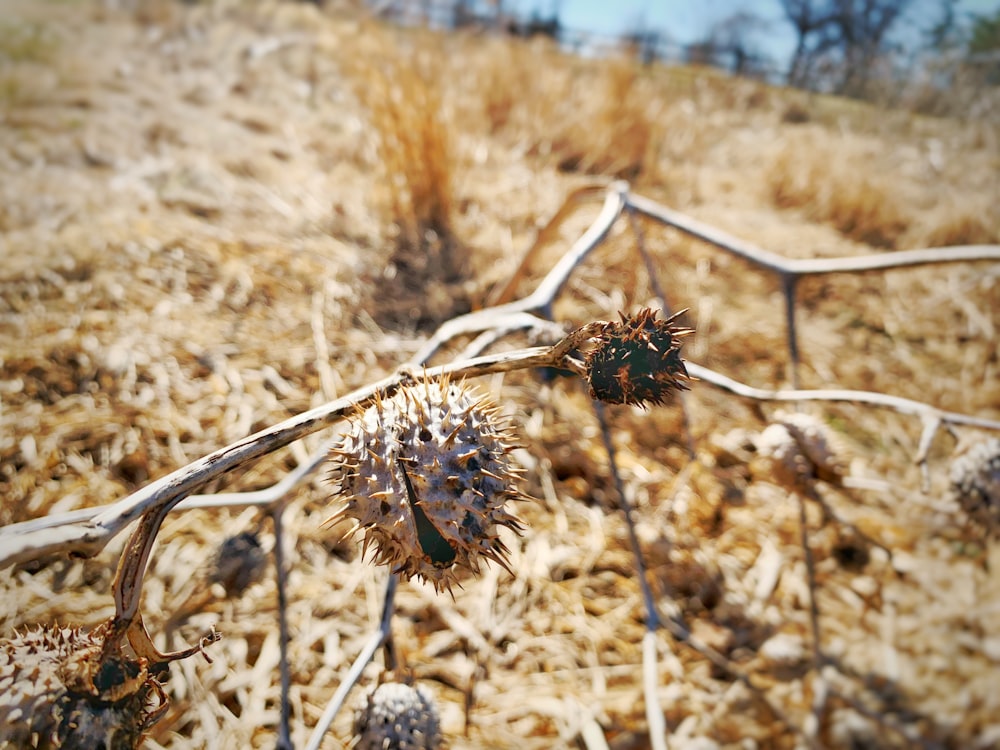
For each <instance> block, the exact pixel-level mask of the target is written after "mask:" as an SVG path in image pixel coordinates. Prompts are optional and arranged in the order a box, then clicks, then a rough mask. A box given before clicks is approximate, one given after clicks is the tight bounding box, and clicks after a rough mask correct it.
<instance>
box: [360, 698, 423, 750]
mask: <svg viewBox="0 0 1000 750" xmlns="http://www.w3.org/2000/svg"><path fill="white" fill-rule="evenodd" d="M354 734H355V737H357V744H356V745H355V746H354V747H355V750H434V749H435V748H437V747H438V746H439V745H440V743H441V721H440V719H439V717H438V711H437V707H436V706H435V705H434V699H433V698H432V697H431V694H430V692H429V691H428V690H427V689H426V688H424V687H423V686H422V685H417V686H416V687H413V686H411V685H407V684H405V683H402V682H386V683H383V684H381V685H379V686H378V687H377V688H375V689H374V690H372V691H369V693H368V695H367V696H366V698H365V701H364V703H363V705H362V706H361V707H360V708H359V709H358V710H357V712H356V713H355V715H354Z"/></svg>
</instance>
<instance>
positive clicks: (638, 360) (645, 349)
mask: <svg viewBox="0 0 1000 750" xmlns="http://www.w3.org/2000/svg"><path fill="white" fill-rule="evenodd" d="M685 312H687V311H686V310H681V311H680V312H678V313H676V314H674V315H671V316H670V317H669V318H667V319H666V320H657V318H656V311H655V310H652V309H649V308H646V309H643V310H640V311H639V312H638V313H636V314H635V315H625V313H621V322H620V323H605V324H604V325H603V326H601V327H600V328H599V329H598V332H597V333H596V334H595V336H594V343H595V346H594V348H593V349H591V350H590V351H589V352H588V353H587V356H586V359H585V360H584V366H585V368H586V377H587V383H588V385H589V386H590V396H591V398H595V399H597V400H599V401H604V402H606V403H609V404H635V405H639V406H645V405H646V404H661V403H663V402H664V401H665V400H666V399H667V398H668V397H669V396H670V394H671V393H672V392H674V391H685V390H687V389H688V386H687V382H688V381H690V380H691V377H690V376H689V375H688V373H687V369H686V368H685V367H684V360H682V359H681V339H683V338H684V337H685V336H688V335H690V334H692V333H694V329H692V328H684V327H682V326H679V325H677V324H676V323H675V322H674V321H676V320H677V318H678V317H679V316H680V315H682V314H684V313H685Z"/></svg>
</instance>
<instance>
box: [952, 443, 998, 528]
mask: <svg viewBox="0 0 1000 750" xmlns="http://www.w3.org/2000/svg"><path fill="white" fill-rule="evenodd" d="M949 479H950V480H951V492H952V495H953V496H954V498H955V499H956V500H957V501H958V504H959V505H960V506H961V507H962V510H963V511H965V513H966V515H967V516H968V518H969V520H970V521H971V522H972V523H973V524H974V525H976V526H978V527H980V528H981V529H983V530H984V531H985V532H986V534H987V535H990V536H992V535H998V534H1000V438H990V439H989V440H983V441H981V442H978V443H975V444H973V445H972V446H970V447H969V448H968V450H966V451H965V452H963V453H962V454H961V455H960V456H958V457H957V458H956V459H955V460H953V461H952V463H951V469H950V472H949Z"/></svg>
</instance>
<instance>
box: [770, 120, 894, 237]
mask: <svg viewBox="0 0 1000 750" xmlns="http://www.w3.org/2000/svg"><path fill="white" fill-rule="evenodd" d="M831 140H832V143H831ZM876 161H877V160H876ZM767 181H768V187H769V190H770V194H771V200H772V201H773V202H774V205H776V206H777V207H779V208H786V209H787V208H795V209H801V210H803V211H804V212H805V214H806V216H807V217H808V218H809V219H810V220H811V221H816V222H828V223H830V224H832V225H833V226H834V227H835V228H836V230H837V231H838V232H840V233H841V234H843V235H844V236H845V237H849V238H850V239H852V240H855V241H856V242H861V243H864V244H867V245H871V246H873V247H880V248H890V249H891V248H895V247H896V246H897V244H898V243H899V240H900V238H901V237H902V236H903V235H904V233H905V232H906V231H907V229H908V228H909V226H910V222H911V218H910V216H909V214H908V211H907V209H906V207H905V204H904V202H903V200H902V199H901V198H900V196H899V195H898V192H897V191H896V190H895V189H894V188H893V187H892V183H891V182H890V179H889V178H887V177H885V176H883V175H882V174H880V172H879V170H878V167H877V166H875V165H873V164H872V155H871V154H865V153H863V152H859V151H858V150H857V146H856V145H855V144H853V143H850V142H848V141H846V140H844V141H841V142H840V143H838V142H837V140H836V139H835V138H834V139H830V138H829V136H825V137H823V138H822V139H821V138H817V137H815V136H813V137H807V138H797V139H789V143H788V144H787V145H785V146H784V147H783V148H782V149H781V151H780V152H779V153H778V155H777V156H776V158H775V159H774V161H773V162H772V164H771V166H770V168H769V169H768V172H767Z"/></svg>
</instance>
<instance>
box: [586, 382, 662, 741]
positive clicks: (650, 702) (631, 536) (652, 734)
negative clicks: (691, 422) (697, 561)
mask: <svg viewBox="0 0 1000 750" xmlns="http://www.w3.org/2000/svg"><path fill="white" fill-rule="evenodd" d="M594 412H595V413H596V414H597V421H598V422H600V425H601V439H602V441H603V442H604V450H605V451H607V454H608V468H609V470H610V471H611V477H612V480H613V481H614V485H615V493H616V494H617V495H618V507H619V508H620V509H621V511H622V513H623V514H624V516H625V528H626V529H628V540H629V545H630V546H631V547H632V556H633V557H634V558H635V569H636V571H635V572H636V577H637V578H638V579H639V589H640V591H642V601H643V604H644V605H645V607H646V633H645V635H644V636H643V639H642V675H643V680H642V685H643V698H644V700H645V702H646V722H647V723H648V724H649V741H650V745H651V746H652V748H653V750H667V739H666V738H667V724H666V721H665V720H664V718H663V709H662V708H661V707H660V704H659V701H658V700H657V698H656V683H657V679H656V675H657V669H656V668H657V658H656V636H655V633H656V631H657V630H658V629H659V628H660V626H661V625H662V623H661V621H660V615H659V612H658V611H657V609H656V602H655V600H654V599H653V592H652V590H651V589H650V588H649V581H647V580H646V563H645V559H644V558H643V556H642V548H641V547H640V546H639V537H638V536H637V535H636V533H635V523H634V521H633V520H632V503H631V502H629V500H628V498H627V497H626V495H625V483H624V482H622V478H621V472H619V471H618V461H617V458H616V454H615V445H614V442H613V441H612V439H611V429H610V427H609V426H608V420H607V415H606V414H605V410H604V404H602V403H600V402H599V401H594Z"/></svg>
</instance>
